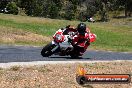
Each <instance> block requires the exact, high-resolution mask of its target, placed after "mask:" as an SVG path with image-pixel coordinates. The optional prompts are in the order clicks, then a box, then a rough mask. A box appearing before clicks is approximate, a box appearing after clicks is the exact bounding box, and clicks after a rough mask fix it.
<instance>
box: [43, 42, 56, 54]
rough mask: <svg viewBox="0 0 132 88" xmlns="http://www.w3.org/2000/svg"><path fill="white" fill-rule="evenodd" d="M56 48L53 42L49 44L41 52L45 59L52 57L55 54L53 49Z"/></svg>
mask: <svg viewBox="0 0 132 88" xmlns="http://www.w3.org/2000/svg"><path fill="white" fill-rule="evenodd" d="M54 47H55V45H53V44H52V42H50V43H49V44H47V45H46V46H45V47H44V48H43V49H42V51H41V55H42V56H43V57H48V56H51V55H52V54H53V53H52V51H51V50H52V49H53V48H54Z"/></svg>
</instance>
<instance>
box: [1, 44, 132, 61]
mask: <svg viewBox="0 0 132 88" xmlns="http://www.w3.org/2000/svg"><path fill="white" fill-rule="evenodd" d="M41 49H42V47H32V46H11V45H10V46H6V45H1V46H0V63H8V62H31V61H74V60H76V61H86V60H87V61H97V60H98V61H99V60H104V61H105V60H107V61H109V60H110V61H112V60H132V53H123V52H105V51H86V52H85V54H84V55H83V57H82V58H79V59H71V58H70V56H55V55H54V56H51V57H42V56H41V55H40V52H41Z"/></svg>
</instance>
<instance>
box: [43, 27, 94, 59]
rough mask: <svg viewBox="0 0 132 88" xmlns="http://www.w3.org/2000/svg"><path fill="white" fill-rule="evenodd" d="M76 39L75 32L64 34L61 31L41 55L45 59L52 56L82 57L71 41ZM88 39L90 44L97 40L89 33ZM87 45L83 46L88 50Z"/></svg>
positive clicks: (57, 32) (54, 36) (44, 48)
mask: <svg viewBox="0 0 132 88" xmlns="http://www.w3.org/2000/svg"><path fill="white" fill-rule="evenodd" d="M75 37H76V33H75V32H69V33H64V32H63V30H61V29H59V30H58V31H56V33H55V34H54V35H53V40H52V41H51V42H50V43H49V44H47V45H46V46H44V47H43V49H42V51H41V55H42V56H43V57H49V56H51V55H59V56H68V55H70V56H71V57H72V58H77V57H79V56H82V55H80V54H79V53H80V50H77V48H76V47H74V45H73V44H72V43H71V41H70V40H71V39H74V38H75ZM88 37H89V40H90V42H94V41H95V39H96V35H95V34H93V33H89V36H88ZM85 44H87V43H85ZM85 44H83V45H84V47H83V48H84V49H86V48H87V47H85ZM80 45H82V44H80ZM86 46H87V45H86Z"/></svg>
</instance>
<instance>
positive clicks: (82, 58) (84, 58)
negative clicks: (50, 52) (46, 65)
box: [49, 56, 92, 60]
mask: <svg viewBox="0 0 132 88" xmlns="http://www.w3.org/2000/svg"><path fill="white" fill-rule="evenodd" d="M49 58H64V59H70V60H72V59H81V60H89V59H92V58H86V57H78V58H72V57H66V56H51V57H49Z"/></svg>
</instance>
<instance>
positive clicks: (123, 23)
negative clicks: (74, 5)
mask: <svg viewBox="0 0 132 88" xmlns="http://www.w3.org/2000/svg"><path fill="white" fill-rule="evenodd" d="M78 23H79V21H67V20H56V19H48V18H37V17H28V16H19V15H17V16H16V15H5V14H0V30H1V33H0V35H1V36H3V35H5V36H6V37H4V38H3V39H2V38H1V39H0V43H1V44H2V43H5V44H24V45H39V46H41V45H43V44H47V43H48V42H49V41H51V40H52V35H53V34H54V33H55V31H56V30H58V28H61V27H65V26H66V25H69V24H71V25H73V26H76V25H77V24H78ZM85 23H86V24H87V25H88V26H89V27H90V28H91V32H93V33H95V34H96V35H97V40H96V42H94V43H92V44H91V46H90V48H91V49H98V50H111V51H122V52H127V51H128V52H131V51H132V39H131V38H132V18H126V19H124V18H122V19H112V20H111V21H110V22H104V23H103V22H102V23H101V22H100V23H99V22H96V23H88V22H85ZM5 31H6V32H5ZM10 31H11V32H10ZM20 31H21V32H22V33H21V32H20ZM19 32H20V33H19ZM27 32H28V33H30V34H32V36H30V35H28V34H27ZM2 33H3V35H2ZM8 34H10V36H9V35H8ZM14 34H16V35H19V36H21V37H24V36H25V35H26V36H25V37H26V38H25V39H21V38H17V37H18V36H16V37H15V38H14V37H13V39H15V40H12V36H14ZM35 35H36V36H35ZM40 36H41V37H40ZM7 37H9V38H7ZM48 37H50V38H48ZM34 38H36V39H34ZM43 38H44V39H43ZM36 40H37V41H36ZM45 40H46V41H45ZM5 41H6V42H5Z"/></svg>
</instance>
